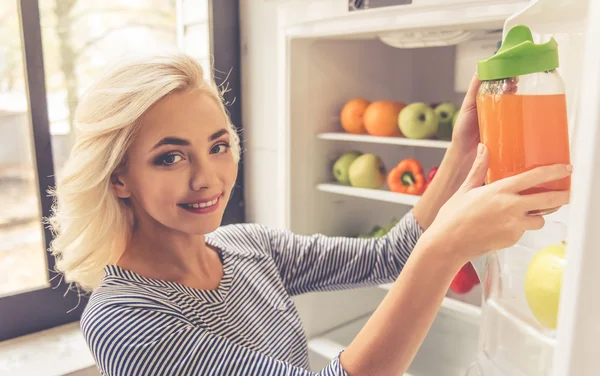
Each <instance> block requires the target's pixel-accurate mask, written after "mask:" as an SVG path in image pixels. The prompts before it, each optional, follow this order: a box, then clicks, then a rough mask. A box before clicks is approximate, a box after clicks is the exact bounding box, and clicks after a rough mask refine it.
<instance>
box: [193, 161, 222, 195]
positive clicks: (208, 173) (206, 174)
mask: <svg viewBox="0 0 600 376" xmlns="http://www.w3.org/2000/svg"><path fill="white" fill-rule="evenodd" d="M216 181H217V175H216V171H215V168H214V166H212V165H211V163H210V162H209V161H196V163H194V164H193V165H192V174H191V177H190V188H191V189H192V191H200V190H202V189H207V188H210V187H212V186H213V185H214V184H215V182H216Z"/></svg>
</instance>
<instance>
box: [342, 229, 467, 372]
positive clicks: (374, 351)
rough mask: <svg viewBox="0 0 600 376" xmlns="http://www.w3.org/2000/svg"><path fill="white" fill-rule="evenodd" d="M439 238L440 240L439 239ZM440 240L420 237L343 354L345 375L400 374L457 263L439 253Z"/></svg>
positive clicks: (436, 309)
mask: <svg viewBox="0 0 600 376" xmlns="http://www.w3.org/2000/svg"><path fill="white" fill-rule="evenodd" d="M441 240H442V241H441ZM440 247H447V245H444V242H443V239H437V240H436V239H433V237H431V238H428V237H427V234H424V235H423V237H422V238H421V239H420V240H419V243H418V244H417V246H416V247H415V250H414V251H413V253H412V255H411V256H410V258H409V259H408V262H407V263H406V265H405V266H404V269H403V270H402V273H400V276H399V277H398V279H397V280H396V282H395V283H394V285H393V287H392V289H391V290H390V292H389V293H388V294H387V295H386V297H385V299H384V300H383V302H382V303H381V304H380V306H379V307H378V308H377V310H376V311H375V312H374V313H373V315H372V316H371V318H370V319H369V321H368V322H367V323H366V324H365V326H364V328H363V329H362V330H361V331H360V333H359V334H358V335H357V337H356V338H355V339H354V341H352V343H351V344H350V345H349V346H348V348H347V349H346V350H345V351H344V352H343V353H342V355H341V357H340V361H341V364H342V366H343V367H344V369H345V370H346V372H347V373H348V375H350V376H355V375H360V376H363V375H378V376H387V375H394V376H395V375H402V372H404V371H405V370H406V369H407V368H408V366H409V365H410V363H411V361H412V359H413V358H414V356H415V354H416V352H417V350H418V348H419V347H420V346H421V343H422V342H423V339H424V338H425V335H426V334H427V332H428V331H429V329H430V327H431V324H432V323H433V320H434V319H435V316H436V314H437V312H438V308H439V306H440V305H441V302H442V300H443V298H444V296H445V295H446V292H447V290H448V286H449V285H450V282H451V280H452V278H453V277H454V275H455V274H456V272H457V271H458V270H459V268H460V265H459V263H458V262H456V261H452V262H453V263H454V264H453V265H449V264H448V262H449V261H448V260H447V259H452V258H445V257H443V254H444V251H450V250H449V249H445V250H444V248H440Z"/></svg>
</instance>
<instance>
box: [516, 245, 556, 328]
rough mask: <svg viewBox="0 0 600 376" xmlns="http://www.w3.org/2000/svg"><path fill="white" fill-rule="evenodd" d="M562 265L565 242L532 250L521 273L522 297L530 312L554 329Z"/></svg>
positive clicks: (544, 324) (540, 321)
mask: <svg viewBox="0 0 600 376" xmlns="http://www.w3.org/2000/svg"><path fill="white" fill-rule="evenodd" d="M564 268H565V243H564V242H563V243H561V244H556V245H551V246H549V247H546V248H544V249H542V250H541V251H539V252H538V253H536V255H535V256H534V257H533V259H532V260H531V262H530V263H529V266H528V268H527V272H526V274H525V298H526V299H527V304H528V305H529V308H530V309H531V312H532V313H533V316H534V317H535V318H536V319H537V320H538V321H539V323H540V324H542V325H543V326H544V327H546V328H549V329H556V323H557V321H558V307H559V304H560V290H561V288H562V276H563V270H564Z"/></svg>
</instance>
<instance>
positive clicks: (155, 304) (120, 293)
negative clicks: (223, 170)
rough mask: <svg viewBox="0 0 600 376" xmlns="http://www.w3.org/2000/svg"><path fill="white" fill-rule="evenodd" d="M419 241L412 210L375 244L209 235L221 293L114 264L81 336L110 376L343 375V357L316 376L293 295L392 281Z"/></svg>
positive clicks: (268, 234) (251, 228)
mask: <svg viewBox="0 0 600 376" xmlns="http://www.w3.org/2000/svg"><path fill="white" fill-rule="evenodd" d="M421 233H422V230H421V228H420V227H419V225H418V224H417V222H416V221H415V219H414V217H413V214H412V211H411V212H409V213H408V214H406V215H405V216H404V217H403V218H402V220H401V221H400V222H399V223H398V224H397V225H396V226H394V228H393V229H392V230H390V232H388V234H387V235H385V236H384V237H381V238H375V239H359V238H344V237H327V236H324V235H320V234H318V235H311V236H305V235H296V234H292V233H290V232H288V231H286V230H280V229H272V228H267V227H264V226H261V225H256V224H236V225H228V226H222V227H220V228H219V229H218V230H216V231H215V232H213V233H211V234H209V235H207V236H206V242H207V243H208V244H210V245H211V246H213V247H215V248H217V249H219V252H220V255H221V259H222V261H223V272H224V275H223V278H222V280H221V283H220V285H219V287H218V288H217V289H216V290H197V289H193V288H190V287H186V286H184V285H182V284H178V283H175V282H169V281H163V280H157V279H151V278H145V277H143V276H141V275H138V274H136V273H134V272H132V271H129V270H125V269H123V268H120V267H118V266H115V265H109V266H107V267H106V269H105V272H106V276H105V277H104V279H103V281H102V284H101V285H100V286H99V287H98V288H97V289H95V290H94V292H93V293H92V295H91V297H90V300H89V303H88V305H87V307H86V309H85V311H84V313H83V317H82V319H81V327H82V330H83V333H84V336H85V338H86V341H87V343H88V346H89V347H90V350H91V352H92V354H93V356H94V358H95V360H96V363H97V365H98V367H99V369H100V371H101V373H102V374H103V375H106V376H108V375H110V376H121V375H127V376H131V375H227V376H231V375H257V376H258V375H260V376H267V375H295V376H300V375H302V376H305V375H319V376H326V375H345V372H344V370H343V368H342V366H341V365H340V362H339V356H338V357H336V358H335V359H333V360H332V361H331V363H330V364H329V365H328V366H327V367H326V368H324V369H323V370H321V371H320V372H318V373H313V372H310V371H309V363H308V347H307V340H306V336H305V334H304V331H303V328H302V323H301V320H300V317H299V315H298V313H297V311H296V307H295V305H294V302H293V300H292V299H291V296H294V295H298V294H303V293H307V292H311V291H325V290H339V289H349V288H354V287H362V286H373V285H377V284H381V283H389V282H392V281H393V280H395V279H396V277H397V276H398V274H399V273H400V271H401V269H402V267H403V266H404V264H405V262H406V260H407V258H408V256H409V255H410V253H411V251H412V249H413V247H414V246H415V244H416V242H417V240H418V238H419V236H420V235H421Z"/></svg>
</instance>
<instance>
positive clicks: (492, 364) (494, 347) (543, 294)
mask: <svg viewBox="0 0 600 376" xmlns="http://www.w3.org/2000/svg"><path fill="white" fill-rule="evenodd" d="M594 17H595V18H594ZM599 17H600V7H599V6H598V3H597V2H595V3H594V2H591V1H590V2H588V1H586V0H537V1H533V2H532V4H531V5H530V6H529V7H527V8H525V9H524V10H522V11H521V12H518V13H517V14H515V15H514V16H512V17H510V18H508V19H507V21H506V23H505V27H504V30H503V31H504V35H503V38H506V36H507V33H508V31H510V30H511V29H513V28H514V27H516V26H517V25H527V27H528V28H529V29H530V30H531V33H532V35H533V39H534V41H535V42H536V43H545V42H548V41H549V40H551V39H552V38H553V39H554V40H556V41H557V42H558V49H559V61H560V67H559V68H558V71H559V72H560V75H561V76H562V77H563V79H564V88H565V92H566V97H567V113H568V124H569V134H570V148H571V160H572V162H573V165H574V166H575V171H576V172H575V174H574V177H573V184H572V196H571V197H572V204H571V205H569V206H567V207H564V208H562V209H561V210H559V211H558V212H557V213H555V214H552V215H549V216H547V217H546V225H545V226H544V228H543V229H541V230H539V231H531V232H529V233H526V234H525V236H524V237H523V238H522V239H521V240H520V241H519V242H518V244H517V245H515V246H514V247H511V248H508V249H504V250H501V251H498V252H493V253H491V254H489V255H488V256H486V257H483V258H481V259H479V260H476V262H475V263H474V264H475V266H476V269H477V270H478V274H479V276H480V279H481V280H482V281H483V282H482V283H483V295H484V300H483V303H482V313H481V316H482V321H481V328H480V339H479V349H478V360H477V361H476V362H475V363H474V364H473V365H472V366H471V367H470V368H469V369H468V371H467V373H466V375H468V376H509V375H510V376H551V375H552V376H565V375H578V376H579V375H592V374H594V375H595V374H597V372H598V369H599V368H598V365H599V360H598V356H597V353H596V355H592V354H591V353H590V351H591V349H592V348H594V347H596V346H597V345H595V343H594V340H595V339H596V338H598V333H599V330H600V327H599V325H598V320H597V318H595V317H594V316H593V315H594V312H597V310H598V309H599V307H600V305H599V300H598V298H596V297H594V296H595V295H596V296H597V294H596V292H595V291H593V290H592V289H590V287H591V286H598V283H599V281H600V279H599V277H598V273H597V272H594V270H593V267H592V266H591V265H596V266H597V265H600V259H599V256H598V252H597V251H596V250H597V249H598V246H599V238H598V234H597V231H594V230H592V229H593V228H594V227H596V229H597V225H598V223H599V221H600V217H599V216H598V214H597V212H598V209H599V205H600V201H599V200H598V198H597V197H595V196H593V195H592V192H593V191H594V187H596V188H595V191H596V192H598V187H599V185H598V182H599V180H600V177H599V176H598V175H599V173H600V171H599V169H598V162H599V161H600V159H599V156H600V154H599V153H598V151H597V150H598V148H597V145H598V142H599V139H598V127H599V124H598V123H599V115H598V100H599V98H600V97H599V90H598V84H599V81H598V80H599V79H600V72H599V67H600V64H599V54H598V47H597V46H596V45H595V44H594V42H593V40H594V38H593V37H590V36H592V35H598V34H597V33H598V26H597V23H598V19H599ZM592 20H595V22H596V23H595V24H594V23H592ZM594 29H596V31H595V32H594ZM583 77H585V80H582V78H583ZM546 137H548V135H547V136H546ZM594 209H595V210H594Z"/></svg>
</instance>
